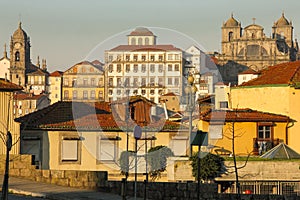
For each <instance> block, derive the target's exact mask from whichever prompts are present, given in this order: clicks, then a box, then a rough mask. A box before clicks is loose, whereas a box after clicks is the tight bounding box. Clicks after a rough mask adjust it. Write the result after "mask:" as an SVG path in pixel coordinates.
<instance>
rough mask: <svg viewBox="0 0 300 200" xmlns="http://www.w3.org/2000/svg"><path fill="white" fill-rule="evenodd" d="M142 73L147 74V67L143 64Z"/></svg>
mask: <svg viewBox="0 0 300 200" xmlns="http://www.w3.org/2000/svg"><path fill="white" fill-rule="evenodd" d="M142 72H143V73H145V72H146V65H145V64H142Z"/></svg>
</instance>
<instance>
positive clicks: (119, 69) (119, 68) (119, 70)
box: [117, 64, 122, 73]
mask: <svg viewBox="0 0 300 200" xmlns="http://www.w3.org/2000/svg"><path fill="white" fill-rule="evenodd" d="M121 71H122V69H121V65H120V64H118V65H117V72H118V73H120V72H121Z"/></svg>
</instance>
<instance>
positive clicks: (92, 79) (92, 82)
mask: <svg viewBox="0 0 300 200" xmlns="http://www.w3.org/2000/svg"><path fill="white" fill-rule="evenodd" d="M91 85H92V86H95V85H96V84H95V79H94V78H91Z"/></svg>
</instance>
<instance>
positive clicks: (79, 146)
mask: <svg viewBox="0 0 300 200" xmlns="http://www.w3.org/2000/svg"><path fill="white" fill-rule="evenodd" d="M134 101H135V102H136V101H139V102H140V100H139V99H138V98H134ZM142 101H144V100H143V99H142ZM121 105H122V104H120V105H118V106H121ZM140 106H141V104H137V105H136V106H133V107H132V108H134V109H132V108H131V109H130V117H132V118H130V119H129V120H128V123H127V122H126V120H122V119H121V118H122V116H121V115H122V113H123V114H124V112H122V110H123V109H122V108H120V107H117V109H116V107H111V106H110V103H107V102H96V103H88V102H86V103H84V102H63V101H62V102H57V103H55V104H53V105H51V106H49V107H48V108H45V109H43V110H40V111H38V112H35V113H32V114H31V115H27V116H24V117H21V118H19V119H17V121H19V122H20V123H21V127H22V132H21V135H22V140H21V153H22V154H32V155H35V161H36V165H37V166H39V167H40V168H41V169H51V170H87V171H108V178H109V179H110V180H112V179H114V180H121V178H123V176H122V175H121V173H120V166H119V158H120V154H121V152H123V151H126V150H127V149H128V150H130V151H134V149H135V138H134V135H133V129H134V127H135V125H136V124H135V123H134V121H133V120H131V119H136V117H137V118H139V117H138V115H140V114H141V112H143V110H144V109H142V110H141V111H137V109H138V107H140ZM133 115H134V116H133ZM135 115H137V116H135ZM41 116H45V117H41ZM187 144H188V131H187V129H186V128H185V127H181V126H180V124H177V123H174V122H169V121H165V119H164V118H161V119H159V118H158V117H157V116H156V117H152V118H151V121H150V123H149V124H148V125H147V127H144V128H143V130H142V136H141V139H140V140H138V142H137V147H138V148H137V149H138V156H139V161H138V165H137V170H138V174H139V176H140V177H141V178H142V177H143V175H142V174H143V173H145V171H146V164H145V160H144V154H145V151H147V150H149V149H150V148H151V147H154V146H159V145H165V146H168V147H170V148H171V149H172V150H173V152H174V154H175V156H174V157H175V158H176V157H177V158H180V157H181V156H186V155H187V147H188V145H187ZM180 159H182V158H180ZM186 160H188V158H186ZM173 168H174V167H173ZM133 173H134V166H132V165H131V167H130V174H131V176H130V179H131V180H132V179H133ZM170 173H171V172H170ZM173 177H174V176H173ZM143 179H144V177H143ZM169 179H171V180H172V181H174V180H173V179H172V176H171V177H170V176H169V174H164V176H163V179H160V180H165V181H167V180H169Z"/></svg>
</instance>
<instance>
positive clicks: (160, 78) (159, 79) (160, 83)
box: [158, 77, 165, 86]
mask: <svg viewBox="0 0 300 200" xmlns="http://www.w3.org/2000/svg"><path fill="white" fill-rule="evenodd" d="M158 84H159V85H161V86H164V85H165V83H164V78H163V77H158Z"/></svg>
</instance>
